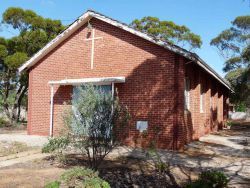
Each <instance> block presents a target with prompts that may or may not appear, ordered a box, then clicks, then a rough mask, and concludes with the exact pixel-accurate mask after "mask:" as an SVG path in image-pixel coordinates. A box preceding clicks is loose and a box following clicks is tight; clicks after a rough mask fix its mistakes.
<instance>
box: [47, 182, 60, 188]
mask: <svg viewBox="0 0 250 188" xmlns="http://www.w3.org/2000/svg"><path fill="white" fill-rule="evenodd" d="M60 184H61V183H60V182H59V181H52V182H50V183H47V184H46V185H45V188H59V187H60Z"/></svg>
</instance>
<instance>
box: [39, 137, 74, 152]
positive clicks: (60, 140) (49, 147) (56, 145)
mask: <svg viewBox="0 0 250 188" xmlns="http://www.w3.org/2000/svg"><path fill="white" fill-rule="evenodd" d="M68 145H69V139H68V138H66V137H55V138H50V139H49V142H48V143H47V144H45V145H44V146H43V148H42V152H43V153H51V152H54V151H58V150H62V149H65V148H66V147H67V146H68Z"/></svg>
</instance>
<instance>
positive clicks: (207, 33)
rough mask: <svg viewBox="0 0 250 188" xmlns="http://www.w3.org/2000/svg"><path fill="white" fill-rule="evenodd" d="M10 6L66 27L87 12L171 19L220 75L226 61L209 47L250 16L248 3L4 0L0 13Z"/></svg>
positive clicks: (5, 32)
mask: <svg viewBox="0 0 250 188" xmlns="http://www.w3.org/2000/svg"><path fill="white" fill-rule="evenodd" d="M11 6H15V7H22V8H25V9H32V10H34V11H35V12H37V13H38V14H39V15H42V16H44V17H49V18H53V19H60V20H62V22H63V23H64V24H65V25H66V24H70V23H71V22H72V21H74V20H75V19H76V18H77V17H78V16H80V15H81V14H82V13H84V12H85V11H86V10H87V9H93V10H96V11H98V12H100V13H103V14H105V15H107V16H109V17H112V18H114V19H117V20H120V21H122V22H125V23H130V22H131V21H132V20H133V19H135V18H141V17H143V16H156V17H159V18H160V19H162V20H171V21H174V22H175V23H177V24H180V25H186V26H187V27H189V28H190V29H191V31H193V32H194V33H196V34H199V35H200V36H201V38H202V40H203V45H202V48H201V49H199V50H196V53H197V54H198V55H199V56H200V57H201V58H202V59H204V60H205V61H206V62H207V63H208V64H209V65H210V66H211V67H212V68H214V69H215V70H216V71H217V72H218V73H219V74H221V75H224V73H223V71H222V67H223V62H224V59H223V58H222V57H220V56H219V54H218V52H217V51H216V49H215V48H214V47H211V46H210V45H209V43H210V40H211V39H212V38H214V37H216V36H217V35H218V34H219V33H220V32H221V31H222V30H224V29H226V28H228V27H230V22H231V21H232V20H234V18H235V17H237V16H240V15H247V14H248V15H249V14H250V1H248V0H245V1H244V0H153V1H152V0H1V3H0V14H2V13H3V12H4V11H5V10H6V9H7V8H8V7H11ZM15 33H17V32H16V31H13V30H11V28H5V27H1V28H0V36H3V37H12V36H14V35H15Z"/></svg>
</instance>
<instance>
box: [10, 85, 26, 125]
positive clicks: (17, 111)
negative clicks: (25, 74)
mask: <svg viewBox="0 0 250 188" xmlns="http://www.w3.org/2000/svg"><path fill="white" fill-rule="evenodd" d="M27 89H28V86H27V85H20V87H19V89H18V90H17V93H16V96H15V102H14V105H13V108H12V118H11V121H12V122H18V121H19V118H20V108H21V102H22V99H23V97H24V94H25V93H26V91H27Z"/></svg>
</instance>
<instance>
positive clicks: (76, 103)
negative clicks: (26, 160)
mask: <svg viewBox="0 0 250 188" xmlns="http://www.w3.org/2000/svg"><path fill="white" fill-rule="evenodd" d="M76 91H77V92H75V94H74V95H73V108H72V110H70V111H69V112H68V113H66V114H65V115H64V123H65V127H66V129H65V130H64V133H63V135H64V136H63V137H62V138H60V137H59V138H56V139H51V140H50V142H49V143H48V144H47V145H46V146H45V147H44V148H43V152H54V151H59V152H60V151H61V150H63V149H65V148H66V147H67V146H68V145H70V146H71V147H72V148H74V149H76V151H80V152H81V155H83V156H84V157H87V159H88V163H89V166H90V167H91V168H92V169H97V168H98V166H99V165H100V164H101V162H102V161H103V159H104V158H105V157H106V155H107V154H108V153H109V152H110V151H111V150H112V149H113V148H114V147H115V146H116V145H117V142H116V139H115V127H116V125H119V128H121V127H125V125H126V123H127V122H128V120H129V118H130V116H129V115H128V113H127V111H126V109H124V108H122V107H121V106H120V105H119V101H118V98H114V97H113V96H112V94H111V93H107V92H105V90H101V88H100V87H98V86H93V85H84V86H81V87H77V88H76Z"/></svg>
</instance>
